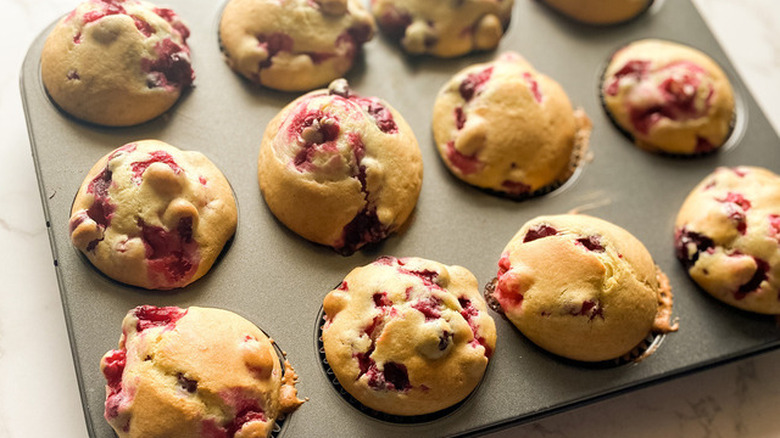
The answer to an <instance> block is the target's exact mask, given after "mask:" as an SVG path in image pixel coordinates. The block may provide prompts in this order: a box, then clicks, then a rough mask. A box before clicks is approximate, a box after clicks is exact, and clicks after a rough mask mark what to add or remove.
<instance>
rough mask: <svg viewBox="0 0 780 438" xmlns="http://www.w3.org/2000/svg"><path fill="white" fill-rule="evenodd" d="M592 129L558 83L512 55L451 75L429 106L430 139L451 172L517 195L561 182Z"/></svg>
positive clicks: (475, 182)
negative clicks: (430, 111)
mask: <svg viewBox="0 0 780 438" xmlns="http://www.w3.org/2000/svg"><path fill="white" fill-rule="evenodd" d="M507 127H511V129H508V128H507ZM590 128H591V123H590V120H589V119H588V117H587V116H586V115H585V113H584V112H583V111H582V110H579V109H578V110H576V111H575V110H573V109H572V106H571V103H570V102H569V98H568V97H567V96H566V93H565V92H564V91H563V89H562V88H561V86H560V85H558V83H557V82H555V81H554V80H552V79H550V78H549V77H547V76H545V75H544V74H542V73H539V72H538V71H536V70H535V69H534V68H533V66H531V64H529V63H528V62H527V61H526V60H525V59H523V57H521V56H520V55H518V54H517V53H513V52H508V53H504V54H503V55H501V56H500V57H499V58H498V59H496V60H495V61H493V62H490V63H485V64H476V65H472V66H470V67H467V68H465V69H463V70H461V71H460V72H458V73H456V74H455V76H453V77H452V79H450V81H449V82H447V83H446V84H444V86H443V87H442V88H441V90H440V91H439V94H438V96H437V97H436V103H435V104H434V107H433V135H434V139H435V141H436V145H437V147H438V150H439V155H441V158H442V160H444V163H445V164H446V165H447V167H448V168H449V169H450V171H451V172H452V173H453V174H454V175H455V176H457V177H458V178H460V179H461V180H463V181H465V182H467V183H469V184H471V185H474V186H477V187H481V188H483V189H488V190H491V191H494V192H498V193H501V194H504V195H506V196H510V197H514V198H523V197H527V196H529V195H533V194H539V193H543V192H546V191H549V190H551V189H554V188H556V187H558V186H559V185H561V184H562V183H563V182H565V181H566V180H567V179H568V178H569V177H570V176H571V175H572V173H573V171H574V169H575V168H576V165H577V161H578V159H579V157H580V156H582V155H583V153H584V151H585V149H586V148H587V143H588V138H589V135H590Z"/></svg>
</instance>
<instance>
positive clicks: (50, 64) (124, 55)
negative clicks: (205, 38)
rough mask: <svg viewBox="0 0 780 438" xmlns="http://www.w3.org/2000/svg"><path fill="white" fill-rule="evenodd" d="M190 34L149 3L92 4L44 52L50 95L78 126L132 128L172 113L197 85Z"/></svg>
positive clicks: (67, 20)
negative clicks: (184, 93) (80, 122)
mask: <svg viewBox="0 0 780 438" xmlns="http://www.w3.org/2000/svg"><path fill="white" fill-rule="evenodd" d="M189 35H190V31H189V30H188V29H187V26H185V25H184V24H183V23H182V21H181V20H180V19H179V17H178V16H177V15H176V13H174V12H173V11H172V10H170V9H166V8H158V7H156V6H155V5H153V4H151V3H148V2H145V1H141V0H88V1H85V2H84V3H81V4H80V5H79V6H78V7H77V8H76V9H74V10H73V11H72V12H71V13H70V14H68V15H67V16H65V17H64V18H63V19H61V20H60V21H59V23H57V25H56V26H55V27H54V29H53V30H52V32H51V33H50V34H49V36H48V37H47V38H46V42H45V44H44V46H43V52H42V53H41V77H42V79H43V84H44V85H45V86H46V91H48V93H49V96H51V98H52V100H54V102H55V103H56V104H57V105H58V106H59V107H60V108H62V109H63V110H64V111H65V112H67V113H68V114H70V115H72V116H73V117H76V118H78V119H82V120H85V121H87V122H91V123H96V124H99V125H106V126H130V125H136V124H139V123H142V122H145V121H147V120H151V119H153V118H155V117H157V116H159V115H160V114H162V113H164V112H165V111H167V110H168V109H169V108H171V106H173V104H174V103H176V101H177V100H178V99H179V96H180V95H181V93H182V91H183V90H185V89H187V88H188V87H190V85H191V84H192V81H193V80H194V78H195V74H194V72H193V71H192V67H191V65H190V49H189V47H187V37H188V36H189Z"/></svg>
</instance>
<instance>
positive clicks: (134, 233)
mask: <svg viewBox="0 0 780 438" xmlns="http://www.w3.org/2000/svg"><path fill="white" fill-rule="evenodd" d="M236 222H237V211H236V202H235V199H234V198H233V192H232V190H231V188H230V185H229V184H228V182H227V180H226V179H225V177H224V176H223V175H222V172H220V171H219V169H217V167H216V166H214V164H213V163H212V162H211V161H209V159H208V158H206V157H205V156H204V155H203V154H201V153H199V152H185V151H181V150H179V149H177V148H175V147H173V146H171V145H169V144H166V143H163V142H161V141H158V140H142V141H137V142H134V143H129V144H126V145H124V146H122V147H120V148H118V149H116V150H114V151H112V152H110V153H109V154H107V155H106V156H104V157H103V158H101V159H100V160H99V161H98V162H97V163H96V164H95V166H94V167H92V169H91V170H90V171H89V173H88V174H87V177H86V178H85V179H84V182H83V183H82V185H81V188H80V189H79V191H78V193H77V194H76V199H75V200H74V201H73V207H72V210H71V217H70V238H71V241H72V242H73V245H75V246H76V248H78V249H80V250H81V251H82V252H83V253H84V254H85V255H86V256H87V258H88V259H89V261H90V262H92V264H93V265H94V266H95V267H96V268H97V269H99V270H100V271H101V272H103V273H104V274H106V275H107V276H109V277H111V278H113V279H114V280H117V281H121V282H122V283H127V284H131V285H134V286H140V287H143V288H146V289H173V288H178V287H184V286H186V285H188V284H190V283H192V282H193V281H195V280H197V279H198V278H200V277H202V276H203V275H204V274H205V273H206V272H208V270H209V269H210V268H211V265H212V264H214V261H215V260H216V258H217V256H218V255H219V254H220V252H221V251H222V248H223V246H224V245H225V243H226V242H227V241H228V239H230V238H231V237H232V236H233V233H234V232H235V230H236Z"/></svg>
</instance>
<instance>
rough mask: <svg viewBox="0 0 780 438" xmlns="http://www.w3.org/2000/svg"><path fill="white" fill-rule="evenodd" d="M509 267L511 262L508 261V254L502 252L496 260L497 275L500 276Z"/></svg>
mask: <svg viewBox="0 0 780 438" xmlns="http://www.w3.org/2000/svg"><path fill="white" fill-rule="evenodd" d="M510 269H512V263H511V262H510V261H509V254H502V255H501V258H500V259H499V260H498V274H497V276H498V277H500V276H502V275H504V274H505V273H506V272H507V271H509V270H510Z"/></svg>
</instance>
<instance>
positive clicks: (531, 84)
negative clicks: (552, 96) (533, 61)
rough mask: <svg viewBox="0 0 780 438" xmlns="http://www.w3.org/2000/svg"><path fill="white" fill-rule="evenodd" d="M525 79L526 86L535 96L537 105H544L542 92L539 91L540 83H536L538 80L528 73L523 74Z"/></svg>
mask: <svg viewBox="0 0 780 438" xmlns="http://www.w3.org/2000/svg"><path fill="white" fill-rule="evenodd" d="M523 79H525V82H526V84H528V88H530V89H531V93H532V94H533V95H534V100H536V103H542V92H541V90H539V83H538V82H536V79H534V77H533V76H532V75H531V73H528V72H524V73H523Z"/></svg>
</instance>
